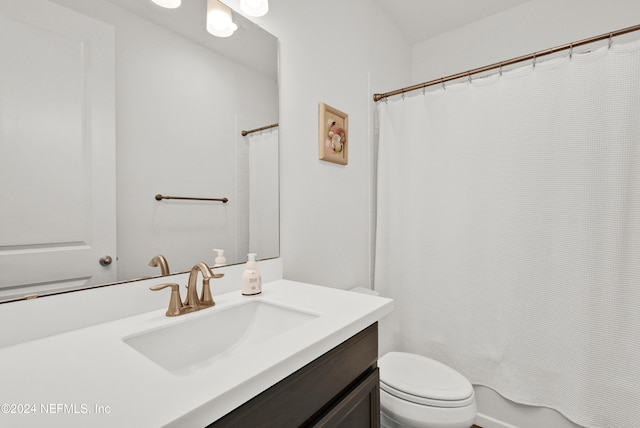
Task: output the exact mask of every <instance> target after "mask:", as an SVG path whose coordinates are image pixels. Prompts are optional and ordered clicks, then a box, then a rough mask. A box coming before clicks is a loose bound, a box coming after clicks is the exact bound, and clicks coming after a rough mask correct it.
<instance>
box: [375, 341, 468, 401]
mask: <svg viewBox="0 0 640 428" xmlns="http://www.w3.org/2000/svg"><path fill="white" fill-rule="evenodd" d="M378 367H379V368H380V389H382V390H383V391H385V392H387V393H388V394H390V395H392V396H395V397H397V398H399V399H402V400H406V401H409V402H412V403H416V404H421V405H425V406H431V407H444V408H455V407H465V406H469V405H471V404H473V403H474V402H475V394H474V392H473V386H472V385H471V383H470V382H469V381H468V380H467V379H466V378H465V377H464V376H462V375H461V374H460V373H458V372H457V371H455V370H454V369H452V368H451V367H449V366H447V365H445V364H442V363H440V362H438V361H436V360H433V359H431V358H427V357H423V356H421V355H415V354H409V353H405V352H389V353H388V354H386V355H384V356H383V357H382V358H380V359H379V360H378Z"/></svg>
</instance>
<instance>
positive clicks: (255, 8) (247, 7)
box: [240, 0, 269, 16]
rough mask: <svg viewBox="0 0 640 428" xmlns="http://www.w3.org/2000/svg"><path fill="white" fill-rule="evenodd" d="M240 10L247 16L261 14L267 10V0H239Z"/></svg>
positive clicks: (264, 13)
mask: <svg viewBox="0 0 640 428" xmlns="http://www.w3.org/2000/svg"><path fill="white" fill-rule="evenodd" d="M240 10H242V12H243V13H245V14H247V15H249V16H263V15H266V13H267V12H269V0H240Z"/></svg>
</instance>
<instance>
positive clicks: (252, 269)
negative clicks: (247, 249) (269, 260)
mask: <svg viewBox="0 0 640 428" xmlns="http://www.w3.org/2000/svg"><path fill="white" fill-rule="evenodd" d="M247 259H248V261H247V264H246V268H245V270H244V272H243V273H242V294H243V295H244V296H253V295H255V294H260V293H262V274H261V273H260V271H259V270H258V263H257V262H256V254H255V253H249V254H247Z"/></svg>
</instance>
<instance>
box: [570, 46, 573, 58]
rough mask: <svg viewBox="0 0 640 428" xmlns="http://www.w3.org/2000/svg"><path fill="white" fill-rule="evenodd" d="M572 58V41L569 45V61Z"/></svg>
mask: <svg viewBox="0 0 640 428" xmlns="http://www.w3.org/2000/svg"><path fill="white" fill-rule="evenodd" d="M572 59H573V43H571V45H570V46H569V61H571V60H572Z"/></svg>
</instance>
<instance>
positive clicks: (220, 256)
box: [213, 248, 227, 267]
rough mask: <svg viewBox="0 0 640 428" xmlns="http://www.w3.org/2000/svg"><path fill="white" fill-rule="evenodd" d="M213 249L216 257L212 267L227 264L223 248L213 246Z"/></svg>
mask: <svg viewBox="0 0 640 428" xmlns="http://www.w3.org/2000/svg"><path fill="white" fill-rule="evenodd" d="M213 251H215V252H216V254H217V255H216V259H215V260H214V263H215V264H214V265H213V267H218V266H224V265H226V264H227V258H226V257H225V256H224V250H219V249H217V248H214V249H213Z"/></svg>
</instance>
